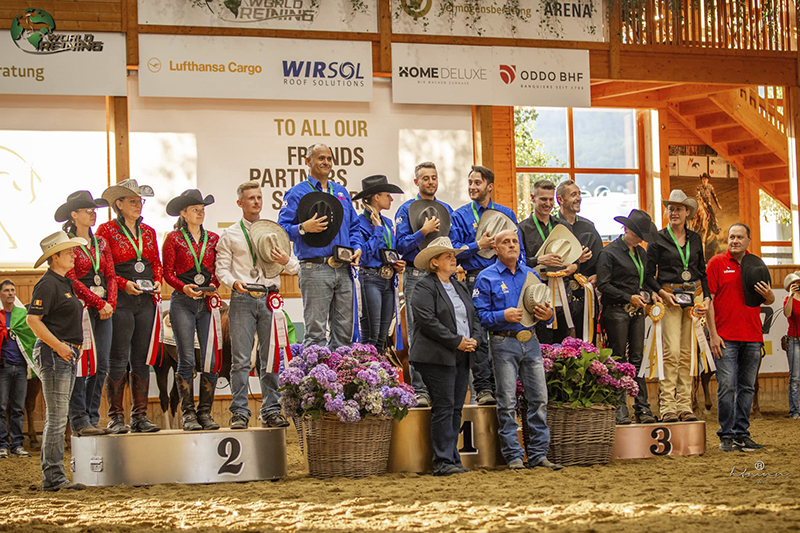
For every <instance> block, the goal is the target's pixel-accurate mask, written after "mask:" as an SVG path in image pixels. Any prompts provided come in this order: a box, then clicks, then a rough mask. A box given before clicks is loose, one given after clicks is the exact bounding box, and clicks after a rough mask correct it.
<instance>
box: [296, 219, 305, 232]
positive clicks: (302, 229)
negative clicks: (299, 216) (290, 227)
mask: <svg viewBox="0 0 800 533" xmlns="http://www.w3.org/2000/svg"><path fill="white" fill-rule="evenodd" d="M297 231H299V232H300V235H305V234H306V230H305V229H304V228H303V223H302V222H301V223H300V228H299V229H298V230H297Z"/></svg>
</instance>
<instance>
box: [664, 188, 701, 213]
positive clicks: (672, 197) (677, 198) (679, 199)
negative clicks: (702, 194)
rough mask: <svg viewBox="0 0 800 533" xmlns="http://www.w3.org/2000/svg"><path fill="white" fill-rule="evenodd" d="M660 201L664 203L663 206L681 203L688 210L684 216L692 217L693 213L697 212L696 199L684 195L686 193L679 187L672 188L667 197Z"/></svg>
mask: <svg viewBox="0 0 800 533" xmlns="http://www.w3.org/2000/svg"><path fill="white" fill-rule="evenodd" d="M661 203H662V204H664V207H667V206H669V204H681V205H684V206H686V209H687V210H688V211H689V214H688V215H687V217H686V218H694V215H695V214H696V213H697V200H695V199H694V198H689V197H688V196H686V193H685V192H683V191H682V190H680V189H673V190H672V191H670V193H669V198H667V199H666V200H662V202H661Z"/></svg>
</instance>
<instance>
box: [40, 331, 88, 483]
mask: <svg viewBox="0 0 800 533" xmlns="http://www.w3.org/2000/svg"><path fill="white" fill-rule="evenodd" d="M79 353H80V352H79V350H78V349H77V348H73V349H72V360H71V361H70V362H67V361H64V360H63V359H62V358H61V357H59V355H58V354H57V353H55V352H54V351H53V349H52V348H50V347H49V346H48V345H46V344H45V343H43V342H42V341H40V340H37V341H36V344H35V345H34V346H33V366H34V369H35V370H36V373H37V374H38V376H39V379H40V380H41V381H42V395H43V396H44V405H45V410H46V411H47V414H46V418H45V423H44V433H43V434H42V488H43V489H49V488H53V487H60V486H62V485H66V484H67V483H69V480H68V479H67V476H66V473H65V471H64V433H65V432H66V430H67V419H68V418H69V398H70V395H71V394H72V385H73V384H74V383H75V363H76V362H77V360H78V355H79Z"/></svg>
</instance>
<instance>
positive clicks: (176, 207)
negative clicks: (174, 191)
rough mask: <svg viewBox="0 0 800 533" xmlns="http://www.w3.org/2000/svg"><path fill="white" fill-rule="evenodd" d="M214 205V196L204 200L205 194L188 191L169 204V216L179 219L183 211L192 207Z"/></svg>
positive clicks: (210, 195) (211, 195)
mask: <svg viewBox="0 0 800 533" xmlns="http://www.w3.org/2000/svg"><path fill="white" fill-rule="evenodd" d="M213 203H214V195H213V194H209V195H208V196H206V197H205V198H203V193H201V192H200V191H198V190H197V189H187V190H185V191H183V192H182V193H181V194H180V195H179V196H176V197H175V198H173V199H172V200H170V201H169V203H168V204H167V214H168V215H169V216H171V217H177V216H178V215H180V214H181V211H183V210H184V209H186V208H187V207H189V206H190V205H211V204H213Z"/></svg>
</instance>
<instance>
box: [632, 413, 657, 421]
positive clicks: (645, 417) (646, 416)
mask: <svg viewBox="0 0 800 533" xmlns="http://www.w3.org/2000/svg"><path fill="white" fill-rule="evenodd" d="M656 422H658V420H656V417H654V416H653V413H639V414H638V415H636V423H637V424H655V423H656Z"/></svg>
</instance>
